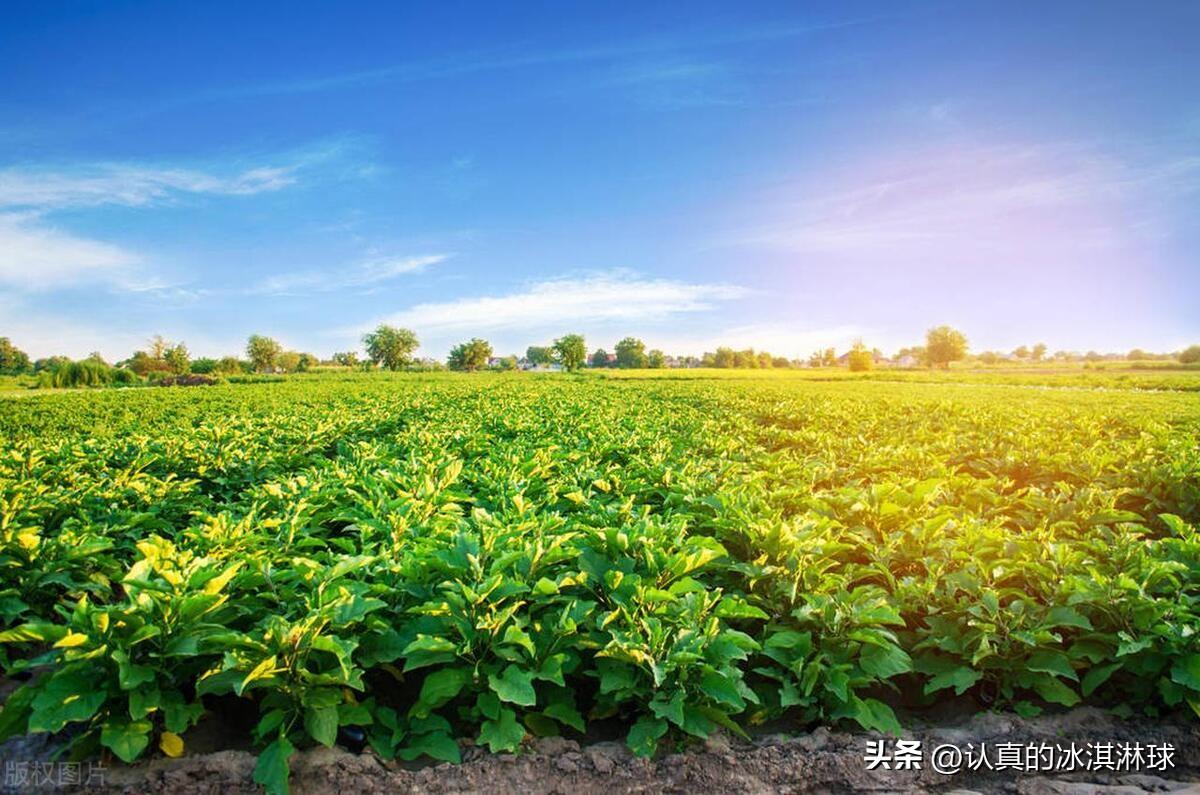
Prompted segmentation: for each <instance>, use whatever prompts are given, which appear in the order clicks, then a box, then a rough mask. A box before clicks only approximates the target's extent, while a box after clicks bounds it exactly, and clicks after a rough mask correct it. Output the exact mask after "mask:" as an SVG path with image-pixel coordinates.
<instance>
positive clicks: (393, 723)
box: [0, 377, 1200, 790]
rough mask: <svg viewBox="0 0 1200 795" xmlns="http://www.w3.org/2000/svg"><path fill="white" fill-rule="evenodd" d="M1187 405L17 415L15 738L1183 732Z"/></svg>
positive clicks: (642, 403)
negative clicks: (984, 723) (927, 720)
mask: <svg viewBox="0 0 1200 795" xmlns="http://www.w3.org/2000/svg"><path fill="white" fill-rule="evenodd" d="M1188 399H1189V398H1188V396H1174V395H1155V396H1122V395H1115V394H1113V395H1090V396H1086V397H1079V396H1071V395H1052V394H1031V393H1021V392H1014V391H1012V390H1007V391H1006V390H1000V389H994V390H993V389H984V388H978V389H970V390H966V389H955V388H953V387H949V386H946V387H942V386H930V385H908V386H901V385H896V384H892V385H864V384H855V383H841V384H818V383H810V384H798V383H790V384H786V383H759V384H751V383H730V382H716V383H714V382H704V381H698V382H685V381H669V382H620V381H596V380H580V381H575V380H568V379H557V380H556V379H524V380H520V381H518V380H512V379H505V378H500V377H483V378H478V379H474V380H470V379H456V378H449V377H440V378H428V379H420V378H413V379H411V380H400V379H395V380H382V379H381V380H374V381H373V380H370V379H357V380H356V379H350V380H338V381H335V380H329V381H321V380H313V381H309V382H306V383H300V384H264V385H255V386H231V387H220V388H213V389H208V390H204V391H203V392H200V393H196V392H184V391H175V390H163V391H162V392H155V393H144V392H142V393H137V392H131V393H127V394H120V393H113V394H107V393H106V394H97V395H63V396H53V397H48V398H39V399H23V400H19V401H8V402H6V403H3V404H0V433H2V434H4V436H5V437H6V441H5V444H4V446H3V453H0V539H2V541H3V547H2V549H0V629H2V631H0V642H2V645H0V649H4V651H3V657H0V662H2V663H3V664H4V666H5V669H6V671H7V673H8V675H9V676H14V677H22V678H26V679H27V684H25V686H23V687H22V688H21V689H19V690H17V691H16V692H15V693H14V694H13V695H12V696H10V697H9V699H8V702H7V703H6V704H5V707H4V710H3V711H2V712H0V737H3V736H9V735H12V734H21V733H26V732H62V733H63V737H64V738H65V739H66V740H67V741H68V743H69V748H68V750H69V752H71V753H73V754H75V755H77V756H88V755H91V754H95V753H98V752H99V751H100V749H101V748H102V747H103V748H107V749H109V750H111V752H112V753H114V754H116V755H117V756H118V757H120V758H121V759H124V760H126V761H131V760H133V759H135V758H137V757H139V756H141V755H142V754H143V753H145V752H146V751H147V749H148V748H150V747H152V745H153V746H155V747H157V748H159V749H160V750H161V751H162V752H164V753H166V754H168V755H177V754H179V753H181V752H182V751H183V748H184V745H185V743H186V740H187V734H186V733H187V731H188V730H189V729H190V728H191V727H193V726H194V725H195V724H196V723H197V722H199V721H201V720H203V719H204V718H205V716H206V714H207V713H209V712H213V711H220V710H222V709H227V708H228V704H229V703H230V702H231V700H234V701H238V702H241V703H245V704H248V705H251V706H252V707H253V709H254V710H255V711H256V713H257V719H256V720H257V723H256V725H255V728H254V730H253V739H254V740H255V741H256V742H257V743H258V744H259V747H261V748H262V751H261V754H260V757H259V764H258V769H257V771H256V776H257V778H258V780H259V781H260V782H261V783H263V784H264V785H266V786H268V788H269V789H272V790H282V789H284V788H286V780H287V759H288V757H289V756H290V755H291V753H292V751H293V750H294V749H295V748H296V747H300V746H304V745H307V744H313V743H320V744H325V745H331V744H334V743H335V742H339V741H342V742H347V741H348V739H347V738H353V737H354V736H355V735H356V734H358V733H360V732H361V733H362V735H363V736H364V737H365V741H366V742H368V743H369V744H370V746H371V747H372V748H373V749H374V750H375V752H376V753H378V754H379V755H380V756H383V757H385V758H394V757H399V758H402V759H416V758H418V757H421V756H428V757H432V758H434V759H443V760H451V761H453V760H457V759H458V758H459V741H460V740H461V739H462V738H469V739H471V740H474V741H475V742H476V743H479V744H481V745H486V746H487V747H488V748H490V749H491V750H493V751H514V750H516V749H517V748H518V747H519V746H520V744H521V743H522V741H523V740H524V738H525V737H526V736H527V735H528V734H534V735H545V734H556V733H588V732H595V731H598V730H600V729H601V728H602V727H605V726H611V725H621V726H623V727H625V730H626V736H627V742H628V743H629V745H630V747H631V748H632V749H633V750H634V751H635V752H637V753H641V754H651V753H654V751H655V750H656V748H658V747H659V746H660V745H662V744H663V743H670V744H674V743H677V742H681V741H683V740H685V739H686V738H687V737H704V736H707V735H708V734H710V733H711V732H713V731H715V730H716V729H718V728H724V729H726V730H728V731H731V732H735V733H741V732H744V731H746V730H747V729H749V728H750V727H752V726H754V725H756V724H760V723H763V722H765V721H768V720H776V719H780V718H784V719H789V720H792V721H794V722H796V723H797V724H801V723H807V722H812V721H817V720H824V721H850V722H854V723H857V724H858V725H861V726H863V727H866V728H869V729H878V730H889V731H894V730H897V729H898V727H899V722H898V719H897V712H896V711H897V710H900V711H901V713H902V714H903V712H904V711H907V710H914V709H920V708H921V707H922V706H925V705H928V704H930V703H932V702H933V701H934V700H936V699H941V698H943V697H944V696H946V695H947V694H948V693H953V694H955V695H956V696H962V697H963V698H964V699H970V700H971V703H973V704H976V705H983V706H988V705H995V706H1004V707H1010V708H1013V709H1016V710H1018V711H1021V712H1023V713H1033V712H1036V711H1039V710H1041V709H1044V708H1046V707H1047V706H1050V705H1065V706H1070V705H1074V704H1076V703H1079V702H1080V701H1082V700H1088V701H1089V702H1092V703H1096V704H1100V705H1103V706H1107V707H1110V708H1113V709H1115V710H1117V711H1118V712H1124V713H1129V712H1133V711H1138V712H1144V713H1148V714H1161V713H1162V712H1164V711H1167V710H1174V709H1177V708H1181V709H1188V708H1189V707H1190V709H1193V710H1197V712H1198V713H1200V641H1198V640H1197V637H1196V635H1197V633H1196V628H1197V626H1200V563H1198V561H1200V537H1197V532H1196V525H1197V523H1198V521H1200V450H1198V446H1197V439H1198V430H1200V412H1197V411H1196V409H1195V407H1194V406H1193V405H1192V403H1189V402H1187V401H1188Z"/></svg>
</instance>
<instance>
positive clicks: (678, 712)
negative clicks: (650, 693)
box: [650, 690, 684, 726]
mask: <svg viewBox="0 0 1200 795" xmlns="http://www.w3.org/2000/svg"><path fill="white" fill-rule="evenodd" d="M665 696H666V694H665V693H658V694H657V695H656V696H655V697H654V700H653V701H651V702H650V711H651V712H653V713H654V714H655V715H656V716H657V717H659V718H663V719H665V720H669V721H670V722H671V723H674V724H675V725H676V726H682V725H683V702H684V695H683V691H682V690H676V691H675V693H674V695H672V696H671V697H670V698H669V699H668V698H666V697H665Z"/></svg>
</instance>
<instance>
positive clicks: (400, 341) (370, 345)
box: [363, 324, 420, 370]
mask: <svg viewBox="0 0 1200 795" xmlns="http://www.w3.org/2000/svg"><path fill="white" fill-rule="evenodd" d="M419 344H420V343H419V342H418V341H417V335H416V334H414V333H413V332H412V331H410V330H409V329H406V328H396V327H395V326H388V325H383V324H381V325H380V326H379V327H378V328H377V329H375V330H374V331H372V332H371V333H369V334H365V335H363V345H364V346H365V347H366V349H367V358H369V359H370V360H371V361H373V362H374V363H375V364H377V365H379V366H380V367H383V368H385V369H387V370H399V369H400V368H401V367H404V366H405V365H407V364H410V363H411V362H412V354H413V351H415V350H416V349H417V346H418V345H419Z"/></svg>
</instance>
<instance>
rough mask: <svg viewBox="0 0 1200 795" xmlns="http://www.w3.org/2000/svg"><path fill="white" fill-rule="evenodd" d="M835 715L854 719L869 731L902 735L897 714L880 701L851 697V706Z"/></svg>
mask: <svg viewBox="0 0 1200 795" xmlns="http://www.w3.org/2000/svg"><path fill="white" fill-rule="evenodd" d="M834 714H835V715H838V716H841V717H847V718H852V719H853V720H854V721H855V722H857V723H858V725H859V726H862V727H863V728H864V729H867V730H871V731H880V732H886V733H889V734H893V735H899V734H900V721H899V720H897V719H896V713H895V712H893V711H892V708H891V707H889V706H888V705H887V704H884V703H883V702H882V701H880V700H878V699H874V698H859V697H858V696H851V698H850V703H849V705H848V706H847V707H846V708H843V709H842V710H838V711H837V712H835V713H834Z"/></svg>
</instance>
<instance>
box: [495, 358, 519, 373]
mask: <svg viewBox="0 0 1200 795" xmlns="http://www.w3.org/2000/svg"><path fill="white" fill-rule="evenodd" d="M496 369H497V370H506V371H508V370H516V369H517V357H516V356H504V357H501V359H500V361H499V362H498V363H497V364H496Z"/></svg>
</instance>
